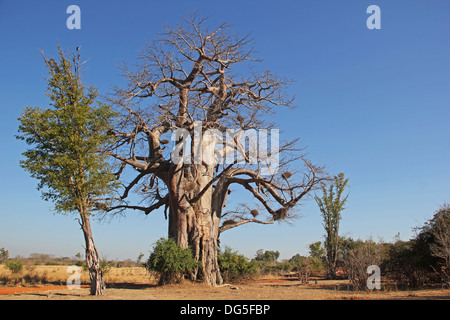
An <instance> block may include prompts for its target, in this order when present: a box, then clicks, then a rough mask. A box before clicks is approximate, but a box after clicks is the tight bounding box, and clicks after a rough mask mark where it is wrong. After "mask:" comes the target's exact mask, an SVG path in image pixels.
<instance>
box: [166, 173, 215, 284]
mask: <svg viewBox="0 0 450 320" xmlns="http://www.w3.org/2000/svg"><path fill="white" fill-rule="evenodd" d="M174 171H175V172H173V173H172V174H171V184H170V188H169V193H170V203H169V206H170V211H169V237H170V238H173V239H175V241H176V243H177V244H179V245H180V246H181V247H183V248H188V247H190V248H191V249H192V251H193V254H194V257H195V258H196V259H197V261H200V262H201V267H200V268H199V270H196V271H195V272H193V274H192V278H193V279H195V280H201V281H203V282H205V283H208V284H210V285H213V286H214V285H218V284H222V277H221V275H220V270H219V264H218V262H217V250H218V243H217V241H218V230H219V221H220V218H218V217H215V216H214V215H213V213H212V210H211V203H212V187H210V188H209V189H211V190H208V191H206V192H205V193H204V194H203V196H202V197H201V198H200V199H199V200H198V201H197V202H196V203H193V204H191V203H189V200H188V199H189V198H192V196H193V195H194V194H195V193H196V192H198V191H199V190H202V189H203V187H204V186H205V185H206V183H205V181H206V179H205V178H198V179H196V180H194V181H193V180H190V179H189V178H188V177H186V176H185V175H184V173H183V172H182V170H180V171H178V172H177V171H176V169H175V170H174Z"/></svg>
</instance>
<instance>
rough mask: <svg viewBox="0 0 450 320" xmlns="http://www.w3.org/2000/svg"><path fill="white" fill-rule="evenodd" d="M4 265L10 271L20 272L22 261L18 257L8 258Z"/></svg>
mask: <svg viewBox="0 0 450 320" xmlns="http://www.w3.org/2000/svg"><path fill="white" fill-rule="evenodd" d="M5 266H6V268H8V269H9V270H11V272H12V273H20V272H21V271H22V270H23V261H22V260H20V259H9V260H8V261H7V262H6V263H5Z"/></svg>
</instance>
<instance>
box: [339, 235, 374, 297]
mask: <svg viewBox="0 0 450 320" xmlns="http://www.w3.org/2000/svg"><path fill="white" fill-rule="evenodd" d="M382 261H383V247H382V245H380V244H377V243H375V242H374V241H371V240H367V241H365V242H363V243H361V244H359V245H357V246H355V247H354V248H353V249H351V250H349V251H348V252H347V254H346V259H345V261H344V269H345V271H346V272H347V275H348V279H349V280H350V284H351V286H352V287H353V289H355V290H364V289H366V288H367V287H366V286H367V278H368V274H367V267H369V266H371V265H377V266H378V265H380V264H381V262H382Z"/></svg>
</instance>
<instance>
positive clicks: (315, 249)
mask: <svg viewBox="0 0 450 320" xmlns="http://www.w3.org/2000/svg"><path fill="white" fill-rule="evenodd" d="M309 257H310V260H311V270H312V271H316V272H322V271H323V265H324V262H325V261H326V255H325V249H324V248H323V247H322V242H320V241H317V242H314V243H311V244H310V245H309Z"/></svg>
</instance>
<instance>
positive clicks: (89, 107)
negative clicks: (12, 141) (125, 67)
mask: <svg viewBox="0 0 450 320" xmlns="http://www.w3.org/2000/svg"><path fill="white" fill-rule="evenodd" d="M58 55H59V56H58V61H55V60H54V59H52V58H46V57H45V55H44V54H42V56H43V58H44V62H45V65H46V66H47V70H48V73H49V78H48V79H47V84H48V90H47V92H46V95H47V96H48V97H49V99H50V101H51V102H50V108H47V109H42V108H39V107H36V108H31V107H27V108H26V109H25V110H24V112H23V114H22V115H21V117H20V118H19V121H20V125H19V135H18V136H17V138H18V139H20V140H23V141H25V142H26V143H27V144H28V145H29V146H30V147H31V148H30V149H28V150H27V151H25V152H24V153H23V156H24V158H25V159H24V160H21V161H20V165H21V167H22V168H24V169H25V170H26V171H28V172H29V173H30V174H31V176H32V177H33V178H36V179H37V180H38V181H39V183H38V190H40V191H41V192H42V197H43V199H44V200H46V201H52V202H53V203H54V205H55V211H56V212H57V213H71V212H73V213H78V214H79V217H80V220H81V222H80V220H79V223H80V225H81V229H82V230H83V234H84V239H85V244H86V247H85V248H86V255H85V257H86V265H87V266H88V269H89V274H90V280H91V294H92V295H100V294H103V293H104V291H105V283H104V281H103V276H102V271H101V267H100V259H99V257H98V253H97V249H96V247H95V245H94V240H93V236H92V230H91V225H90V216H91V213H92V211H94V210H97V209H99V208H101V207H103V206H106V203H107V202H105V199H107V198H105V197H107V195H109V194H111V193H112V192H113V191H114V189H115V188H116V187H117V182H116V179H115V176H114V175H113V174H112V173H111V172H110V166H109V165H108V163H107V161H106V157H105V155H104V154H103V153H102V152H100V151H101V150H102V148H103V147H104V146H105V145H107V144H108V143H110V142H111V139H112V138H111V136H108V135H107V134H106V132H107V130H108V129H109V126H110V121H111V119H112V117H113V116H114V113H113V112H112V110H111V109H110V107H109V106H107V105H105V104H102V103H100V102H98V101H96V99H97V94H98V93H97V90H96V89H95V88H94V87H89V88H85V86H84V85H83V83H82V82H81V76H80V67H81V65H82V63H80V55H79V54H78V50H77V53H76V54H75V53H72V54H71V60H69V58H66V57H65V55H64V52H63V50H62V49H61V47H60V46H59V45H58ZM101 198H103V200H102V199H101ZM102 205H103V206H102Z"/></svg>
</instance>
